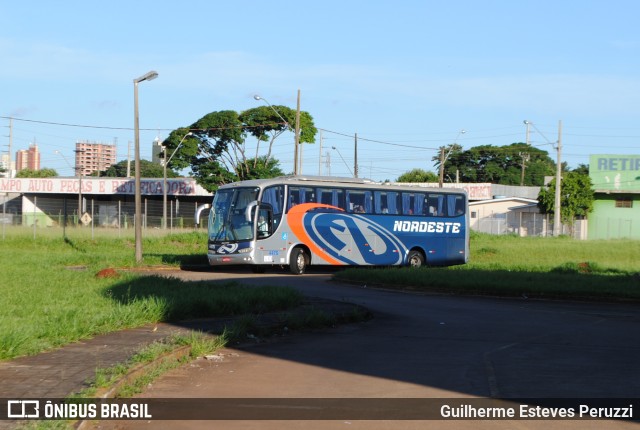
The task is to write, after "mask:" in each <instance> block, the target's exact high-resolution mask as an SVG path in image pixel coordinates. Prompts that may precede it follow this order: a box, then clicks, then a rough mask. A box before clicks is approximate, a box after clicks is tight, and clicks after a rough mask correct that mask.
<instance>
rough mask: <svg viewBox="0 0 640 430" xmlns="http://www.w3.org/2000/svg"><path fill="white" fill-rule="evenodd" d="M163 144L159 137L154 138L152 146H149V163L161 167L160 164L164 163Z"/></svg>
mask: <svg viewBox="0 0 640 430" xmlns="http://www.w3.org/2000/svg"><path fill="white" fill-rule="evenodd" d="M163 142H164V141H162V140H160V137H159V136H156V138H155V139H153V144H152V145H151V162H152V163H156V164H160V165H161V166H162V163H163V162H164V158H163V153H162V143H163Z"/></svg>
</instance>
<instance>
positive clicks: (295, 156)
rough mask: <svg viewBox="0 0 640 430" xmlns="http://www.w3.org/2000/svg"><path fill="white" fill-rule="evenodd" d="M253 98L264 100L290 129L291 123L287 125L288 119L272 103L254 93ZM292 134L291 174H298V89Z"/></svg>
mask: <svg viewBox="0 0 640 430" xmlns="http://www.w3.org/2000/svg"><path fill="white" fill-rule="evenodd" d="M253 98H254V99H255V100H262V101H264V102H265V103H266V104H267V105H268V106H269V107H270V108H271V109H272V110H273V111H274V112H275V113H276V115H278V117H279V118H280V119H281V120H282V121H283V122H284V125H285V126H286V127H287V128H288V129H289V130H292V129H291V125H289V121H287V120H286V119H284V118H283V117H282V115H280V112H278V111H277V110H276V109H275V108H274V107H273V106H272V105H271V103H269V102H268V101H267V99H265V98H264V97H262V96H259V95H257V94H256V95H255V96H253ZM293 131H294V134H295V138H294V148H293V174H294V175H297V174H298V144H299V143H300V90H298V107H297V109H296V127H295V129H294V130H293Z"/></svg>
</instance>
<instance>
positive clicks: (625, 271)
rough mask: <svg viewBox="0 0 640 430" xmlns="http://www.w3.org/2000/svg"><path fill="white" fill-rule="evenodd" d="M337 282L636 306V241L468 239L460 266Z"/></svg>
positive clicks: (379, 272)
mask: <svg viewBox="0 0 640 430" xmlns="http://www.w3.org/2000/svg"><path fill="white" fill-rule="evenodd" d="M336 276H337V278H338V279H340V280H344V281H349V282H355V283H362V284H369V285H385V286H387V287H392V288H400V289H411V290H417V291H432V292H441V293H450V294H461V293H464V294H486V295H497V296H515V297H529V298H533V297H536V298H562V299H588V300H629V301H640V241H633V240H610V241H577V240H573V239H569V238H566V237H560V238H540V237H516V236H496V235H485V234H473V236H472V239H471V258H470V261H469V263H468V264H465V265H461V266H454V267H446V268H431V267H424V268H420V269H417V270H415V269H408V268H374V269H367V268H352V269H347V270H345V271H342V272H339V273H338V274H337V275H336Z"/></svg>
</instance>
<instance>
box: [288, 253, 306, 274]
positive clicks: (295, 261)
mask: <svg viewBox="0 0 640 430" xmlns="http://www.w3.org/2000/svg"><path fill="white" fill-rule="evenodd" d="M308 265H309V256H308V255H307V253H306V252H305V250H304V249H302V248H295V249H294V250H293V252H292V253H291V262H290V263H289V268H290V269H291V273H293V274H294V275H302V274H303V273H304V272H305V271H306V270H307V266H308Z"/></svg>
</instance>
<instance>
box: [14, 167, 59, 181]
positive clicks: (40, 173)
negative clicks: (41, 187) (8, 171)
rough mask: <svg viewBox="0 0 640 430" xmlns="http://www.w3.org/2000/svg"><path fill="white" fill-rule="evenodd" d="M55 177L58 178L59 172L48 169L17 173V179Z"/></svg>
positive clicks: (23, 170) (25, 170) (26, 170)
mask: <svg viewBox="0 0 640 430" xmlns="http://www.w3.org/2000/svg"><path fill="white" fill-rule="evenodd" d="M54 176H58V172H56V171H55V169H49V168H46V167H45V168H43V169H40V170H32V169H22V170H20V171H19V172H18V173H16V178H52V177H54Z"/></svg>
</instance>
